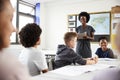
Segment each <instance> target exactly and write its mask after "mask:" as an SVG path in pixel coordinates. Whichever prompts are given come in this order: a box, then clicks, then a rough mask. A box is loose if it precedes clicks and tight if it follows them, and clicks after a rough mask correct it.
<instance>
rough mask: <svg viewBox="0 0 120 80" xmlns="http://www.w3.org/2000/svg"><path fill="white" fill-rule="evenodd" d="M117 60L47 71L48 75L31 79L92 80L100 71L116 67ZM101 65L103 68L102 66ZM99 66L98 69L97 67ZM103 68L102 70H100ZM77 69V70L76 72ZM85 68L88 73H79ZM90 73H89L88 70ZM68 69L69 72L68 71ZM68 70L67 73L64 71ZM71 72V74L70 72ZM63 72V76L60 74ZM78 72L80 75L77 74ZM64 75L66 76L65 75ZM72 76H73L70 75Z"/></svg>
mask: <svg viewBox="0 0 120 80" xmlns="http://www.w3.org/2000/svg"><path fill="white" fill-rule="evenodd" d="M119 62H120V61H119V60H117V59H115V60H112V59H99V61H98V63H97V64H95V65H84V66H83V67H82V66H80V65H79V66H65V67H62V68H59V69H56V70H53V71H49V72H48V73H45V74H42V75H38V76H35V77H33V79H34V80H78V79H81V80H92V78H93V76H94V75H95V74H96V73H97V72H98V71H100V70H101V69H104V68H107V67H110V66H117V65H118V64H119ZM102 65H103V66H102ZM98 66H100V67H98ZM101 67H103V68H101ZM78 68H79V70H77V69H78ZM82 68H83V69H84V68H86V69H87V70H88V72H83V73H81V72H80V69H82ZM90 68H91V71H90V72H89V69H90ZM69 69H70V70H69ZM66 70H68V72H67V71H66ZM72 71H73V72H72ZM61 72H63V74H62V73H61ZM79 72H80V73H79ZM65 73H66V74H65ZM72 74H73V75H72Z"/></svg>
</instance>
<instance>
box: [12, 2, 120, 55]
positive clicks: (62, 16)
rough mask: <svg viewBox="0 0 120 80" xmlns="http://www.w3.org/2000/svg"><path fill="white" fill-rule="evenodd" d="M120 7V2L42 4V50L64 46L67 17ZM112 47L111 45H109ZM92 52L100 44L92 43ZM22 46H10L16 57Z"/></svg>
mask: <svg viewBox="0 0 120 80" xmlns="http://www.w3.org/2000/svg"><path fill="white" fill-rule="evenodd" d="M116 5H120V0H83V1H81V0H69V1H68V0H57V1H56V2H49V3H41V8H40V12H41V13H40V21H41V22H40V26H41V28H42V30H43V32H42V35H41V45H40V46H39V48H40V49H44V50H45V49H48V50H56V48H57V45H58V44H62V43H64V42H63V36H64V33H65V32H67V31H68V28H67V27H68V23H67V16H68V15H69V14H78V13H80V12H81V11H87V12H89V13H91V12H103V11H110V10H111V7H113V6H116ZM108 46H109V47H111V44H110V43H109V45H108ZM91 47H92V52H93V53H94V52H95V51H96V48H97V47H99V45H98V43H92V45H91ZM22 48H23V47H22V46H21V45H10V49H13V51H14V52H18V53H16V55H17V56H18V54H19V53H20V51H21V49H22Z"/></svg>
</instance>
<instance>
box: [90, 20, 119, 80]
mask: <svg viewBox="0 0 120 80" xmlns="http://www.w3.org/2000/svg"><path fill="white" fill-rule="evenodd" d="M116 30H117V32H116V36H115V44H116V49H117V50H118V52H119V53H118V54H119V55H120V35H119V34H120V22H119V23H117V29H116ZM92 80H120V65H118V66H117V67H112V68H107V69H104V70H101V71H100V72H98V73H97V74H95V76H94V77H93V79H92Z"/></svg>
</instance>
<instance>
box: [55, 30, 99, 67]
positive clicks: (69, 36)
mask: <svg viewBox="0 0 120 80" xmlns="http://www.w3.org/2000/svg"><path fill="white" fill-rule="evenodd" d="M77 36H78V35H77V33H76V32H67V33H66V34H65V35H64V42H65V45H64V44H62V45H58V49H57V53H56V56H55V68H60V67H63V66H66V65H71V64H72V63H73V64H76V63H78V64H80V65H87V64H96V63H97V61H98V60H97V57H94V58H89V59H83V58H82V57H81V56H80V55H78V54H77V53H75V51H74V50H73V48H75V44H76V40H77Z"/></svg>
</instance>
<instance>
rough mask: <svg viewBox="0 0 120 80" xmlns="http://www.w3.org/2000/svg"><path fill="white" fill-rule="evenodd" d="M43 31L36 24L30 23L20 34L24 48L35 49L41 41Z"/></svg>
mask: <svg viewBox="0 0 120 80" xmlns="http://www.w3.org/2000/svg"><path fill="white" fill-rule="evenodd" d="M41 33H42V29H41V28H40V26H39V25H37V24H35V23H28V24H27V25H25V26H24V27H23V28H22V29H21V31H20V32H19V38H20V42H21V44H22V45H23V46H24V47H33V46H34V45H35V44H36V42H37V41H38V40H39V38H40V35H41Z"/></svg>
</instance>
